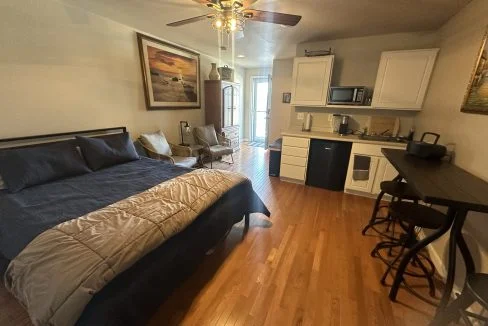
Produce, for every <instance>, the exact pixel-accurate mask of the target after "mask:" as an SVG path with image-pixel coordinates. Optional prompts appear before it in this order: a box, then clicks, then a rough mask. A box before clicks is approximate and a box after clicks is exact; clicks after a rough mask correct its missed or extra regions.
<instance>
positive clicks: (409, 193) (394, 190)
mask: <svg viewBox="0 0 488 326" xmlns="http://www.w3.org/2000/svg"><path fill="white" fill-rule="evenodd" d="M401 179H402V178H401V177H400V176H398V177H396V178H395V179H393V181H383V182H381V184H380V189H381V191H380V193H379V194H378V197H377V198H376V202H375V204H374V208H373V213H372V214H371V219H370V220H369V222H368V224H367V225H366V226H365V227H364V229H363V231H362V232H361V233H362V234H363V235H366V232H367V231H368V229H370V228H372V229H373V230H375V231H376V232H377V233H379V234H381V235H383V236H385V237H387V238H390V239H391V238H393V237H392V236H388V235H386V234H385V233H384V232H380V231H379V230H377V229H376V228H375V225H378V224H382V223H391V222H392V220H391V216H390V214H388V215H387V216H386V217H380V216H378V212H379V210H380V208H383V207H388V206H386V205H381V200H382V199H383V196H384V195H385V194H388V195H390V196H391V197H392V198H391V202H394V201H395V200H396V201H401V200H412V201H414V202H415V203H417V202H418V201H419V200H420V198H419V197H418V196H417V195H416V194H415V192H414V191H413V190H412V189H411V188H410V187H409V186H408V184H407V183H405V182H402V181H401ZM389 226H390V225H389V224H388V227H387V229H386V230H387V232H388V229H389ZM393 231H394V227H393Z"/></svg>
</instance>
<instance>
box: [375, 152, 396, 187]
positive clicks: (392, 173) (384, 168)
mask: <svg viewBox="0 0 488 326" xmlns="http://www.w3.org/2000/svg"><path fill="white" fill-rule="evenodd" d="M397 176H398V171H397V170H396V169H395V168H394V167H393V165H391V164H390V162H388V160H387V159H386V158H384V157H381V158H380V159H379V163H378V170H377V172H376V177H375V180H374V186H373V191H372V193H373V194H375V195H376V194H379V193H380V191H381V187H380V185H381V183H382V182H383V181H391V180H393V179H395V178H396V177H397Z"/></svg>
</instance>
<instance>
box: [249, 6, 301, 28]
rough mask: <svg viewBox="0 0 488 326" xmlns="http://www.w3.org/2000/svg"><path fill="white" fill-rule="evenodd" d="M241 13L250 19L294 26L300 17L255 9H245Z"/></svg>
mask: <svg viewBox="0 0 488 326" xmlns="http://www.w3.org/2000/svg"><path fill="white" fill-rule="evenodd" d="M243 13H244V15H245V16H247V15H249V16H250V17H249V19H250V20H255V21H259V22H265V23H272V24H280V25H287V26H295V25H296V24H298V22H299V21H300V19H302V16H297V15H290V14H282V13H279V12H272V11H263V10H255V9H246V10H243Z"/></svg>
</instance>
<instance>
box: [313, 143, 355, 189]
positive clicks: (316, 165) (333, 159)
mask: <svg viewBox="0 0 488 326" xmlns="http://www.w3.org/2000/svg"><path fill="white" fill-rule="evenodd" d="M351 147H352V143H350V142H343V141H333V140H320V139H312V140H311V141H310V154H309V157H308V167H307V181H306V184H307V185H309V186H313V187H319V188H325V189H329V190H335V191H341V190H344V183H345V181H346V175H347V168H348V165H349V156H350V155H351Z"/></svg>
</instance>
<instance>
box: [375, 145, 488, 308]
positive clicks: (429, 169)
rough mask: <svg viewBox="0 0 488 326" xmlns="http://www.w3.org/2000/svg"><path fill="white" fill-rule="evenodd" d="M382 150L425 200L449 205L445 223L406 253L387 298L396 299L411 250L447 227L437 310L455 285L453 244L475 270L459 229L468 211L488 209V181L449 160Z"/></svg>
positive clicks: (394, 150) (386, 149) (444, 230)
mask: <svg viewBox="0 0 488 326" xmlns="http://www.w3.org/2000/svg"><path fill="white" fill-rule="evenodd" d="M381 151H382V152H383V154H384V155H385V157H386V158H387V159H388V161H389V162H390V163H391V164H392V165H393V166H394V167H395V169H396V170H397V171H398V173H399V174H400V176H401V177H402V178H403V179H405V180H406V181H407V183H408V184H409V186H410V187H411V188H412V189H413V190H414V191H415V192H416V193H417V195H418V196H419V197H420V198H421V199H422V200H423V201H424V202H426V203H430V204H434V205H442V206H447V207H448V210H447V219H446V223H445V225H443V226H442V227H441V228H440V229H438V230H436V231H435V232H434V233H432V234H431V235H429V236H427V237H426V238H424V239H422V240H420V241H419V242H417V243H416V244H415V245H414V246H413V247H412V248H411V249H410V250H409V251H408V252H407V253H406V254H405V256H404V258H403V259H402V261H401V263H400V265H399V266H398V271H397V274H396V277H395V281H394V283H393V284H394V286H392V290H391V291H390V299H391V300H393V301H395V300H396V296H397V292H398V287H399V285H400V283H401V282H402V274H403V272H404V271H405V268H406V267H407V265H408V263H409V261H410V260H411V259H412V257H413V256H414V254H415V253H416V252H418V251H419V250H420V249H422V248H424V247H425V246H427V245H428V244H430V243H431V242H433V241H434V240H437V239H438V238H439V237H441V236H442V235H443V234H445V233H447V232H448V231H449V229H450V230H451V231H450V236H449V262H448V266H447V279H446V287H445V290H444V293H443V295H442V298H441V301H440V304H439V308H438V309H437V314H438V313H439V312H440V311H442V310H443V309H444V308H445V307H446V305H447V303H448V302H449V298H450V295H451V291H452V288H453V285H454V276H455V267H456V246H458V247H459V250H460V251H461V254H462V257H463V260H464V264H465V265H466V274H470V273H474V272H475V266H474V261H473V257H472V256H471V253H470V252H469V249H468V246H467V245H466V241H465V240H464V237H463V235H462V233H461V230H462V228H463V225H464V221H465V220H466V215H467V213H468V212H469V211H477V212H484V213H488V182H486V181H484V180H482V179H480V178H478V177H476V176H474V175H472V174H471V173H469V172H467V171H465V170H463V169H461V168H459V167H457V166H455V165H453V164H451V163H448V162H444V161H438V160H425V159H421V158H418V157H415V156H412V155H409V154H407V152H406V151H405V150H400V149H388V148H383V149H382V150H381ZM395 285H396V286H395Z"/></svg>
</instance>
